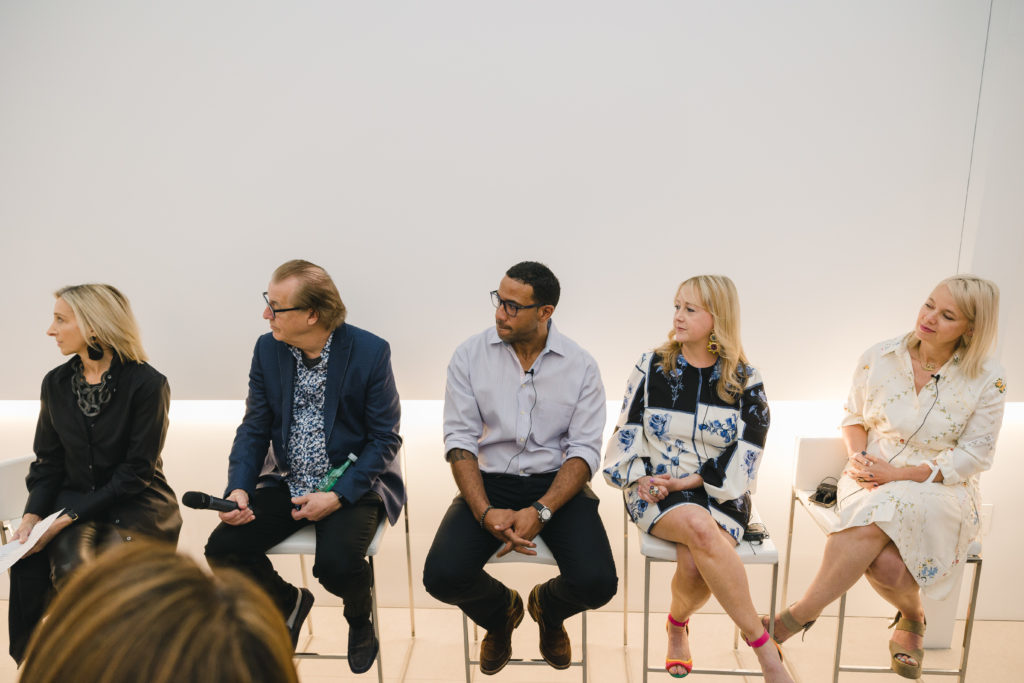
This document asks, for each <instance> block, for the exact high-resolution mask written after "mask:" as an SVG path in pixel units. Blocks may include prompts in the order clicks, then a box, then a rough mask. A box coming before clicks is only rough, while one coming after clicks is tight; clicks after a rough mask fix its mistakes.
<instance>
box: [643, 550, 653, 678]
mask: <svg viewBox="0 0 1024 683" xmlns="http://www.w3.org/2000/svg"><path fill="white" fill-rule="evenodd" d="M650 638H651V558H649V557H647V558H644V654H643V661H642V663H643V669H642V670H643V672H644V677H643V682H644V683H647V669H648V668H650V667H649V666H648V662H649V661H650V657H649V654H650Z"/></svg>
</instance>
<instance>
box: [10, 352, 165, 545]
mask: <svg viewBox="0 0 1024 683" xmlns="http://www.w3.org/2000/svg"><path fill="white" fill-rule="evenodd" d="M81 362H82V361H81V359H79V358H78V356H74V357H72V359H71V360H70V361H68V362H67V363H65V364H64V365H61V366H59V367H57V368H55V369H53V370H51V371H50V372H49V373H47V375H46V377H45V378H43V387H42V393H41V397H40V398H41V405H40V409H39V421H38V423H37V424H36V436H35V444H34V450H35V453H36V459H35V462H33V463H32V465H31V467H30V468H29V473H28V477H27V478H26V483H27V484H28V491H29V496H28V503H27V504H26V505H25V512H27V513H33V514H37V515H39V516H40V517H45V516H47V515H49V514H51V513H53V512H55V511H57V510H59V509H61V508H70V509H72V510H74V511H75V512H76V513H78V516H79V518H80V519H82V520H85V521H90V520H91V521H97V522H106V523H109V524H113V525H114V526H117V527H120V528H122V529H125V530H131V531H134V532H136V533H140V534H144V535H148V536H151V537H155V538H157V539H160V540H165V541H170V542H172V543H173V542H176V541H177V540H178V532H179V531H180V530H181V514H180V513H179V511H178V501H177V499H176V498H175V495H174V491H172V490H171V487H170V486H169V485H168V483H167V478H166V477H164V473H163V469H162V468H163V461H162V460H161V458H160V451H161V450H162V449H163V446H164V437H165V436H166V434H167V424H168V421H167V410H168V407H169V406H170V400H171V391H170V388H169V387H168V385H167V379H166V378H165V377H164V376H163V375H161V374H160V373H159V372H157V371H156V370H154V369H153V367H152V366H150V365H147V364H145V363H134V362H130V361H129V362H128V363H122V362H121V361H120V360H119V359H118V358H117V356H116V355H115V357H114V360H113V362H112V363H111V365H110V375H111V379H110V382H111V383H112V387H113V395H112V396H111V398H110V401H109V402H108V403H107V404H106V405H104V406H103V409H102V410H101V411H100V413H99V415H96V416H95V417H91V418H90V417H86V416H85V415H83V414H82V411H81V410H80V409H79V408H78V405H77V402H76V397H75V394H74V391H73V390H72V388H71V379H72V377H73V375H74V373H75V372H76V371H77V368H78V366H79V365H80V364H81Z"/></svg>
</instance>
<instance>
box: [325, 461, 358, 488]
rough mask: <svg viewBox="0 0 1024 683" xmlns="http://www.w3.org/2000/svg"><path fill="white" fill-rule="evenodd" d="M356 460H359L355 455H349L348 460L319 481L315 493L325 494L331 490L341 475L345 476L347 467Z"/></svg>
mask: <svg viewBox="0 0 1024 683" xmlns="http://www.w3.org/2000/svg"><path fill="white" fill-rule="evenodd" d="M358 459H359V458H358V457H356V454H355V453H349V454H348V459H347V460H345V462H343V463H341V465H339V466H338V467H335V468H334V469H333V470H331V471H330V472H328V473H327V474H325V475H324V478H323V479H322V480H321V481H320V486H319V487H318V488H317V491H321V492H326V491H330V490H331V489H333V488H334V485H335V484H337V483H338V480H339V479H341V475H343V474H345V470H347V469H348V466H349V465H351V464H352V463H354V462H355V461H356V460H358Z"/></svg>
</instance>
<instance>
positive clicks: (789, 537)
mask: <svg viewBox="0 0 1024 683" xmlns="http://www.w3.org/2000/svg"><path fill="white" fill-rule="evenodd" d="M795 512H796V491H792V492H791V493H790V495H789V531H787V532H786V568H785V569H784V570H783V572H782V606H783V607H785V606H786V605H788V604H789V603H788V602H786V598H788V597H789V568H790V566H791V565H792V562H791V560H792V557H793V515H794V513H795ZM773 598H774V596H773ZM772 630H773V631H774V630H775V627H774V626H772ZM773 635H774V634H773Z"/></svg>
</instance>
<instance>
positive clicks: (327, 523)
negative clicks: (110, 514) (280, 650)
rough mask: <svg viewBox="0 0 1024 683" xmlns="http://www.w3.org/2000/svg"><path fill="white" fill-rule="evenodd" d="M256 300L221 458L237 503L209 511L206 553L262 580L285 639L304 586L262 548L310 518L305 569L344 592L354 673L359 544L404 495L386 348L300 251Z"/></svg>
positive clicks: (360, 644) (297, 618)
mask: <svg viewBox="0 0 1024 683" xmlns="http://www.w3.org/2000/svg"><path fill="white" fill-rule="evenodd" d="M264 299H265V300H266V304H267V305H266V308H265V309H264V310H263V318H264V319H265V320H267V321H268V322H269V324H270V333H269V334H265V335H263V336H262V337H260V338H259V340H257V342H256V349H255V351H254V352H253V358H252V368H251V370H250V371H249V397H248V398H247V399H246V408H245V418H244V419H243V420H242V424H241V425H240V426H239V427H238V431H237V433H236V434H235V442H234V445H233V446H232V448H231V456H230V458H229V465H228V485H227V489H226V493H225V495H226V497H227V498H228V499H229V500H233V501H235V502H236V503H237V504H238V509H237V510H233V511H231V512H221V513H219V514H220V518H221V521H222V523H221V524H220V525H218V526H217V528H216V529H214V531H213V533H212V534H211V535H210V539H209V541H208V542H207V545H206V557H207V559H208V560H209V562H210V564H211V565H215V566H229V567H234V568H236V569H240V570H242V571H243V572H245V573H247V574H248V575H250V576H251V577H253V578H254V579H255V580H256V581H257V582H258V583H259V584H260V585H262V586H263V587H264V588H265V589H266V591H267V593H268V594H269V595H270V596H271V598H273V600H274V601H275V603H277V605H278V607H279V608H280V609H281V612H282V614H283V616H284V618H285V622H286V624H287V625H288V628H289V630H290V631H291V634H292V644H293V646H294V645H295V644H296V642H297V641H298V634H299V631H300V629H301V627H302V622H303V621H304V620H305V618H306V615H307V614H309V610H310V608H311V607H312V606H313V595H312V593H310V592H309V590H307V589H305V588H303V589H299V588H296V587H295V586H293V585H291V584H290V583H288V582H287V581H285V580H284V579H283V578H281V576H280V575H279V574H278V573H277V572H276V571H275V570H274V567H273V565H272V564H271V562H270V560H269V559H268V558H267V556H266V554H265V553H266V551H267V550H268V549H269V548H271V547H273V546H274V545H277V544H278V543H280V542H281V541H283V540H284V539H285V538H287V537H288V536H290V535H291V534H292V533H293V532H295V531H296V530H298V529H299V528H301V527H303V526H305V525H307V524H311V523H312V524H315V525H316V539H317V546H316V562H315V564H314V566H313V574H314V575H315V576H316V577H317V579H318V580H319V581H320V583H321V585H323V587H324V588H326V589H327V590H328V591H330V592H331V593H333V594H334V595H337V596H339V597H340V598H341V599H342V601H343V602H344V604H345V610H344V614H345V619H346V620H347V621H348V623H349V638H348V663H349V667H350V668H351V669H352V671H353V672H355V673H363V672H364V671H366V670H368V669H369V668H370V667H371V666H372V665H373V660H374V659H375V658H376V656H377V648H378V641H377V637H376V635H375V633H374V627H373V624H372V622H371V620H370V583H371V580H372V577H371V573H370V567H369V565H368V563H367V562H366V551H367V548H368V547H369V545H370V541H371V539H372V538H373V535H374V532H375V531H376V528H377V525H378V523H379V520H380V517H381V515H382V514H386V515H387V517H388V520H389V521H390V522H391V523H392V524H394V523H395V520H396V518H397V517H398V514H399V512H401V509H402V506H403V505H404V504H405V487H404V485H403V483H402V476H401V468H400V464H399V462H398V449H399V447H400V446H401V444H402V439H401V437H400V436H399V435H398V428H399V418H400V407H399V401H398V391H397V389H396V388H395V378H394V375H393V374H392V372H391V350H390V347H389V346H388V343H387V342H386V341H384V340H383V339H381V338H380V337H377V336H375V335H373V334H370V333H369V332H366V331H365V330H361V329H359V328H358V327H354V326H352V325H349V324H347V323H346V322H345V313H346V311H345V306H344V304H343V303H342V301H341V296H340V295H339V294H338V289H337V287H335V285H334V282H333V281H332V280H331V277H330V276H329V275H328V274H327V272H326V271H325V270H324V269H323V268H321V267H319V266H316V265H314V264H312V263H309V262H308V261H301V260H295V261H288V262H287V263H284V264H282V265H281V266H280V267H279V268H278V269H277V270H275V271H274V274H273V276H272V277H271V280H270V284H269V285H268V287H267V292H265V293H264ZM268 449H269V450H268ZM353 458H354V460H353ZM346 463H349V464H348V465H347V466H346ZM343 467H344V468H345V469H344V472H343V473H342V474H341V476H340V477H338V478H337V479H336V481H333V482H332V480H333V476H332V475H337V473H338V471H339V469H340V468H343Z"/></svg>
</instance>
